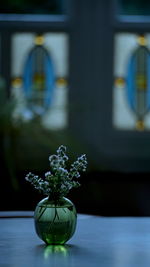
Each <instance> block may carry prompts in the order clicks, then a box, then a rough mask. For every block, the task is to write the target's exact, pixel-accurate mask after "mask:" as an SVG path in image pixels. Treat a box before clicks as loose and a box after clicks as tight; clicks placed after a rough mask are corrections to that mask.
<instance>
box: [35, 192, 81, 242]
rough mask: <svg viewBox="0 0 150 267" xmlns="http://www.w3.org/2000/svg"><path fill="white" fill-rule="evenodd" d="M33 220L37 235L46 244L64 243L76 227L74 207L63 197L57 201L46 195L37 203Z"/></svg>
mask: <svg viewBox="0 0 150 267" xmlns="http://www.w3.org/2000/svg"><path fill="white" fill-rule="evenodd" d="M34 222H35V230H36V233H37V235H38V236H39V237H40V238H41V239H42V240H43V241H44V242H45V243H46V244H48V245H50V244H54V245H56V244H65V243H66V242H67V241H68V240H69V239H70V238H71V237H72V236H73V234H74V232H75V229H76V222H77V212H76V208H75V206H74V204H73V203H72V202H71V201H70V200H69V199H67V198H65V197H63V198H61V199H59V200H57V201H54V200H50V199H49V198H48V197H47V198H44V199H43V200H41V201H40V202H39V203H38V204H37V206H36V209H35V212H34Z"/></svg>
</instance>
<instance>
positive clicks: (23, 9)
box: [0, 0, 66, 14]
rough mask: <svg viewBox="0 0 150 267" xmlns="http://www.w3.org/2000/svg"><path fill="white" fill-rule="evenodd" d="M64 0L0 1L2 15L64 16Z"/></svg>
mask: <svg viewBox="0 0 150 267" xmlns="http://www.w3.org/2000/svg"><path fill="white" fill-rule="evenodd" d="M65 7H66V0H43V1H40V0H25V1H24V0H7V1H5V0H1V5H0V13H2V14H4V13H5V14H12V13H14V14H20V13H21V14H64V13H65V11H66V10H65Z"/></svg>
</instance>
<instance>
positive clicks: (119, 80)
mask: <svg viewBox="0 0 150 267" xmlns="http://www.w3.org/2000/svg"><path fill="white" fill-rule="evenodd" d="M115 86H117V87H124V86H125V80H124V79H123V78H121V77H118V78H116V79H115Z"/></svg>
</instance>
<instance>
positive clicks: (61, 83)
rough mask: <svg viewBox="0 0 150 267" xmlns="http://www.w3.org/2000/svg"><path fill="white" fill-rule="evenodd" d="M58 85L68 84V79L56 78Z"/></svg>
mask: <svg viewBox="0 0 150 267" xmlns="http://www.w3.org/2000/svg"><path fill="white" fill-rule="evenodd" d="M56 84H57V86H67V84H68V83H67V80H66V79H65V78H63V77H60V78H58V79H57V80H56Z"/></svg>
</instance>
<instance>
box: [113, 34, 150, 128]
mask: <svg viewBox="0 0 150 267" xmlns="http://www.w3.org/2000/svg"><path fill="white" fill-rule="evenodd" d="M149 49H150V34H145V36H143V35H141V36H140V35H137V34H132V33H120V34H116V36H115V52H114V89H113V124H114V126H115V127H116V128H118V129H122V130H123V129H124V130H149V129H150V78H149V77H150V50H149Z"/></svg>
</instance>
